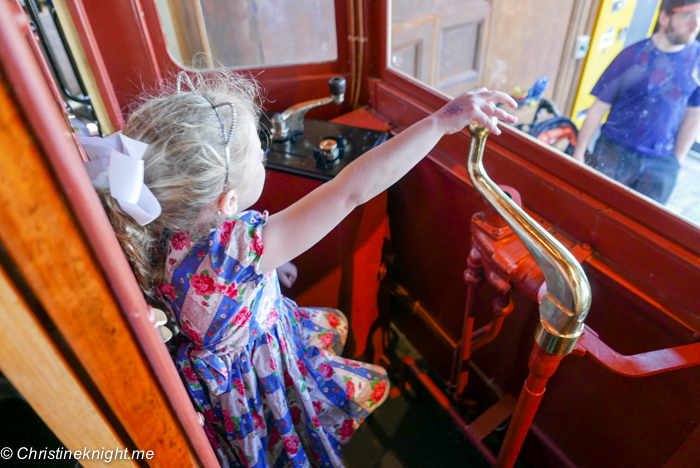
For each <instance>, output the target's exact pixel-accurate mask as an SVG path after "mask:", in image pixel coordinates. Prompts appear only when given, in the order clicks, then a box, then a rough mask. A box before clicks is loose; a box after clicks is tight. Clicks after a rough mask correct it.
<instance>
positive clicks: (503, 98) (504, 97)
mask: <svg viewBox="0 0 700 468" xmlns="http://www.w3.org/2000/svg"><path fill="white" fill-rule="evenodd" d="M482 96H483V98H484V100H485V101H495V102H500V103H501V104H507V105H509V106H510V107H512V108H513V109H515V108H516V107H518V103H517V102H515V99H513V98H512V97H511V96H509V95H508V94H506V93H502V92H501V91H487V92H485V93H482Z"/></svg>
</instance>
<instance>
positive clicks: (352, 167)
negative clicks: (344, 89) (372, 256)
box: [260, 88, 517, 272]
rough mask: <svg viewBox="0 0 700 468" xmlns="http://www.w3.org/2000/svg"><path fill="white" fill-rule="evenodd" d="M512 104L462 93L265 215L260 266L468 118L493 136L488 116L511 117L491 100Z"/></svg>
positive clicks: (494, 94)
mask: <svg viewBox="0 0 700 468" xmlns="http://www.w3.org/2000/svg"><path fill="white" fill-rule="evenodd" d="M496 102H500V103H504V104H508V105H509V106H511V107H516V106H517V104H516V103H515V101H514V100H513V99H512V98H511V97H510V96H508V95H507V94H504V93H501V92H498V91H488V90H486V89H485V88H481V89H477V90H474V91H471V92H469V93H465V94H463V95H461V96H460V97H458V98H456V99H455V100H453V101H452V102H450V103H448V104H447V105H445V106H444V107H443V108H442V109H440V110H439V111H437V112H435V113H434V114H433V115H431V116H429V117H426V118H425V119H423V120H421V121H420V122H417V123H416V124H414V125H412V126H411V127H409V128H408V129H406V130H405V131H403V132H401V133H400V134H399V135H397V136H395V137H394V138H392V139H390V140H388V141H387V142H385V143H383V144H381V145H379V146H378V147H376V148H374V149H372V150H371V151H368V152H367V153H365V154H364V155H362V156H361V157H360V158H358V159H356V160H355V161H353V162H352V163H351V164H349V165H348V166H347V167H346V168H345V169H343V170H342V171H341V172H340V174H338V175H337V176H336V177H335V178H334V179H333V180H331V181H329V182H327V183H325V184H323V185H322V186H320V187H318V188H317V189H316V190H314V191H313V192H311V193H310V194H308V195H307V196H305V197H304V198H302V199H301V200H299V201H297V202H296V203H294V204H293V205H291V206H290V207H288V208H287V209H285V210H283V211H281V212H279V213H276V214H274V215H272V216H270V218H269V220H268V223H267V225H266V226H265V229H263V239H262V240H263V245H264V248H265V250H264V255H263V257H262V259H261V263H260V268H261V269H262V270H263V271H264V272H267V271H271V270H274V269H275V268H277V267H278V266H280V265H282V264H284V263H286V262H288V261H290V260H292V259H293V258H295V257H297V256H298V255H300V254H302V253H304V252H305V251H306V250H308V249H309V248H311V247H312V246H313V245H314V244H316V243H317V242H318V241H319V240H321V239H322V238H323V237H324V236H325V235H326V234H328V233H329V232H330V231H331V230H332V229H333V228H334V227H336V226H337V225H338V223H340V222H341V221H342V220H343V219H344V218H345V217H346V216H347V215H348V214H350V212H351V211H352V210H353V209H355V207H357V206H359V205H361V204H363V203H365V202H367V201H368V200H370V199H372V198H374V197H375V196H377V195H379V194H380V193H381V192H383V191H384V190H386V189H387V188H389V187H390V186H391V185H393V184H394V183H395V182H396V181H398V180H399V179H400V178H401V177H403V176H404V175H405V174H406V173H407V172H408V171H409V170H411V168H413V166H415V165H416V164H418V162H419V161H420V160H421V159H423V158H424V157H425V156H426V155H427V154H428V152H429V151H430V150H431V149H432V148H433V147H434V146H435V145H436V144H437V142H438V141H439V140H440V138H442V136H443V135H445V134H450V133H455V132H458V131H460V130H461V129H462V128H464V127H465V126H466V125H467V124H469V122H471V121H472V120H476V121H478V122H480V123H481V124H483V125H484V126H486V127H487V128H489V129H490V130H491V131H492V132H493V133H495V134H496V135H498V134H500V133H501V131H500V130H499V129H498V127H497V126H496V125H495V123H494V122H493V121H492V120H491V117H497V118H499V119H501V120H504V121H506V122H508V123H514V122H515V121H516V118H515V117H513V116H512V115H510V114H508V113H507V112H505V111H504V110H502V109H499V108H497V107H496V105H495V104H494V103H496Z"/></svg>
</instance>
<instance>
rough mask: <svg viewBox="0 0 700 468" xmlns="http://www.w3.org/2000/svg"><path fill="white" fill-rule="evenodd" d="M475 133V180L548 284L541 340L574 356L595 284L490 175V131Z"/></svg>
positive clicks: (471, 158)
mask: <svg viewBox="0 0 700 468" xmlns="http://www.w3.org/2000/svg"><path fill="white" fill-rule="evenodd" d="M469 131H470V132H471V134H472V139H471V143H470V145H469V160H468V163H467V166H468V169H469V178H470V179H471V181H472V184H473V185H474V187H475V188H476V189H477V191H479V193H481V195H482V196H483V197H484V198H485V199H486V201H487V202H488V203H489V205H491V206H492V207H493V208H494V209H495V210H496V211H497V212H498V214H500V215H501V217H503V220H504V221H505V222H506V223H507V224H508V225H509V226H510V227H511V229H513V232H515V234H516V235H517V236H518V237H519V238H520V240H521V241H522V242H523V244H525V247H526V248H527V250H529V251H530V253H531V254H532V256H533V257H534V258H535V261H536V262H537V264H538V265H539V267H540V268H541V269H542V273H544V279H545V281H546V282H547V292H546V294H545V295H544V298H543V299H542V303H541V304H540V326H539V328H538V330H537V335H536V337H535V340H536V341H537V343H539V345H540V346H541V347H542V349H544V350H545V351H547V352H548V353H551V354H556V355H566V354H569V353H570V352H571V350H573V348H574V345H575V344H576V340H577V339H578V337H579V336H580V335H581V333H582V332H583V322H584V320H585V319H586V315H588V310H589V309H590V307H591V286H590V284H589V283H588V279H587V278H586V274H585V273H584V272H583V269H582V268H581V265H580V264H579V263H578V261H576V259H575V258H574V257H573V255H571V253H570V252H569V251H568V250H567V249H566V248H565V247H564V246H563V245H561V244H560V243H559V241H557V240H556V239H555V238H554V237H553V236H552V235H551V234H550V233H548V232H547V231H546V230H545V229H544V228H543V227H542V226H541V225H540V224H539V223H537V222H535V220H533V219H532V218H531V217H530V216H529V215H528V214H527V213H525V211H523V210H522V208H520V207H519V206H518V205H516V204H515V203H513V201H512V200H511V199H510V198H509V197H508V196H507V195H506V194H505V193H503V191H502V190H501V189H500V188H498V186H497V185H496V184H495V183H494V182H493V181H492V180H491V179H490V178H489V176H488V174H486V171H484V166H483V164H482V159H483V156H484V148H485V147H486V137H487V136H488V134H489V133H490V132H489V130H488V129H487V128H485V127H484V126H482V125H480V124H478V123H476V122H472V124H471V125H469Z"/></svg>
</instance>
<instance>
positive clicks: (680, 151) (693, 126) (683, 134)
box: [675, 107, 700, 163]
mask: <svg viewBox="0 0 700 468" xmlns="http://www.w3.org/2000/svg"><path fill="white" fill-rule="evenodd" d="M698 132H700V107H687V108H686V109H685V115H684V116H683V120H682V121H681V126H680V128H679V129H678V135H677V136H676V150H675V154H676V158H677V159H678V162H679V163H680V162H683V159H685V156H686V155H687V154H688V151H690V147H691V146H693V143H694V142H695V139H696V138H697V136H698Z"/></svg>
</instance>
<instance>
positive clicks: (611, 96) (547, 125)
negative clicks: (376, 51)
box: [389, 0, 700, 224]
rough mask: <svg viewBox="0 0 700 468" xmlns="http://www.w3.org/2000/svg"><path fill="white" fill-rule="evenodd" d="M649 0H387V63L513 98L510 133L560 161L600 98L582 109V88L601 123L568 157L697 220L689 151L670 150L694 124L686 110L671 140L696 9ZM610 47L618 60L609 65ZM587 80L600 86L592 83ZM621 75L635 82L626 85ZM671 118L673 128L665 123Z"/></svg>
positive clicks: (451, 91)
mask: <svg viewBox="0 0 700 468" xmlns="http://www.w3.org/2000/svg"><path fill="white" fill-rule="evenodd" d="M660 3H661V2H660V0H625V1H621V0H498V1H495V0H490V1H489V0H392V2H391V18H390V21H391V24H390V31H391V40H390V44H391V50H390V54H389V61H390V63H389V66H390V67H392V68H393V69H394V70H396V71H399V72H401V73H403V74H405V75H406V76H407V77H409V78H411V79H415V80H418V81H420V82H422V83H425V84H427V85H429V86H431V87H433V88H435V89H437V90H439V91H441V92H443V93H445V94H447V95H449V96H457V95H459V94H460V93H462V92H465V91H467V90H470V89H474V88H478V87H482V86H485V87H487V88H490V89H497V90H500V91H504V92H506V93H509V94H511V95H513V96H514V97H516V99H518V100H519V102H520V103H522V104H521V106H520V107H519V108H518V109H517V110H515V111H514V112H513V113H514V114H515V115H517V117H518V118H519V122H518V129H519V130H522V131H524V132H527V133H529V134H530V135H532V136H534V137H536V138H537V139H538V140H539V141H540V142H542V144H543V145H549V146H550V147H551V148H554V149H555V151H560V152H561V155H562V157H572V155H573V154H574V151H575V146H576V145H577V144H578V140H579V137H582V138H583V139H584V140H585V139H586V138H587V137H586V135H585V132H584V133H583V134H582V135H578V131H579V130H581V128H582V125H583V123H584V121H585V120H586V118H587V116H589V110H590V111H591V114H590V115H593V116H594V115H595V114H596V110H599V109H600V104H601V103H602V102H599V104H598V106H594V103H595V102H596V97H595V96H593V95H592V94H591V92H592V91H593V92H594V93H596V96H598V97H599V98H600V99H601V100H602V101H604V103H607V104H611V105H612V106H611V112H610V114H609V115H608V114H607V113H606V112H607V111H608V109H609V108H610V106H608V107H606V108H603V113H602V114H601V117H602V120H601V124H602V125H594V126H593V128H594V130H595V131H594V132H593V135H592V137H591V138H590V143H589V145H587V149H588V150H589V154H588V155H586V156H585V158H584V153H583V152H582V151H581V150H582V149H583V146H581V145H580V149H579V151H578V152H576V155H577V156H579V157H580V158H581V159H585V163H586V164H588V165H589V166H591V167H594V168H595V169H597V170H598V171H600V172H601V173H603V174H604V175H606V176H608V177H610V178H612V179H614V180H617V181H618V182H619V183H621V184H622V185H624V186H626V187H628V188H630V190H633V191H634V192H635V193H638V194H642V195H645V196H648V197H649V198H652V199H654V200H656V201H657V202H659V203H661V204H663V205H665V206H666V208H668V209H670V210H672V211H674V212H676V213H677V214H680V215H682V216H684V217H686V218H688V219H689V220H691V221H693V222H695V223H698V224H700V203H699V202H700V189H698V188H697V187H698V184H697V183H696V182H695V181H697V180H698V177H700V155H698V153H697V152H695V151H693V150H692V149H691V150H690V151H689V152H688V153H687V156H685V157H682V153H683V151H682V150H681V146H683V145H682V144H681V141H683V142H687V146H691V144H692V143H693V142H694V141H695V139H696V136H697V132H698V129H699V128H700V112H698V116H697V123H696V124H695V125H694V126H692V125H691V127H692V128H690V130H689V132H690V133H691V135H690V136H689V137H688V136H685V137H684V136H681V134H682V133H683V125H684V122H687V120H686V118H687V117H688V112H693V111H694V110H698V111H700V88H698V83H697V81H698V73H697V68H698V62H699V61H700V43H698V42H697V41H694V39H695V37H696V36H697V35H698V31H700V13H698V12H693V13H687V12H686V13H672V14H668V13H666V12H661V13H660V12H659V7H660ZM657 23H658V26H657V29H656V31H657V32H656V33H654V31H655V29H654V28H655V26H656V25H657ZM652 35H654V36H655V37H654V38H652ZM650 38H651V39H650ZM657 40H659V41H660V42H658V43H657ZM642 41H644V42H642ZM674 41H675V42H674ZM635 47H636V48H635ZM623 50H625V51H626V52H625V53H623V54H621V52H622V51H623ZM618 55H620V59H618V60H616V63H618V64H619V65H617V66H616V65H613V66H612V67H610V66H611V63H612V62H613V59H615V58H616V57H618ZM624 57H627V58H626V62H625V61H622V59H623V58H624ZM678 58H680V60H677V59H678ZM657 65H658V66H657ZM609 67H610V70H611V71H610V72H608V73H606V76H609V78H608V79H607V80H606V79H603V80H601V76H602V75H603V72H604V71H606V70H607V69H609ZM656 68H661V69H663V70H665V72H666V73H664V76H661V73H660V72H659V71H655V70H656ZM694 70H695V73H694V72H693V71H694ZM633 75H634V76H633ZM676 77H679V78H678V79H676ZM599 80H601V85H602V84H604V83H607V84H606V86H607V87H608V91H607V94H604V92H603V91H601V90H600V88H599V87H597V88H596V90H595V91H594V90H593V88H594V86H596V84H597V83H598V82H599ZM620 82H624V83H626V84H624V85H620V86H618V84H619V83H620ZM630 82H633V83H637V84H640V83H641V85H640V86H638V87H637V88H635V89H633V86H631V85H629V83H630ZM599 86H600V85H599ZM613 87H616V88H615V89H613ZM621 96H624V98H623V97H621ZM543 98H544V99H543ZM625 99H626V100H627V101H626V102H623V101H624V100H625ZM673 100H677V102H676V103H671V104H669V103H670V102H671V101H673ZM695 106H698V107H695ZM538 110H539V112H538ZM606 119H608V120H606ZM674 119H675V121H676V125H671V126H665V125H666V122H667V121H673V120H674ZM590 121H591V122H594V121H595V118H591V119H590ZM691 123H692V122H691ZM601 128H602V134H603V135H604V137H603V138H600V135H601ZM679 129H680V130H679ZM654 133H656V134H655V135H652V134H654ZM676 136H678V138H676ZM606 138H607V139H606ZM611 140H612V141H613V143H610V141H611ZM640 141H644V143H640ZM584 146H585V145H584ZM696 149H698V145H696ZM677 153H681V154H679V155H678V156H679V157H676V154H677ZM678 160H680V169H678V166H679V163H678ZM635 164H636V165H637V166H636V167H630V166H635ZM640 166H641V167H640Z"/></svg>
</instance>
